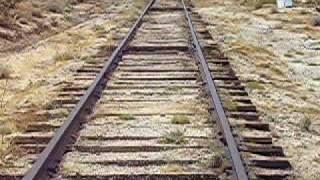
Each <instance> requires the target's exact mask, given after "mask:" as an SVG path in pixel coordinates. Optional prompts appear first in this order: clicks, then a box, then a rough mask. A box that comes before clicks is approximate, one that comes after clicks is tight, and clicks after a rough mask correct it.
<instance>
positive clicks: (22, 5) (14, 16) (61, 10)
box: [0, 0, 111, 52]
mask: <svg viewBox="0 0 320 180" xmlns="http://www.w3.org/2000/svg"><path fill="white" fill-rule="evenodd" d="M106 2H107V1H96V2H95V1H91V0H55V1H42V0H0V10H1V11H0V49H1V50H0V52H5V51H8V50H17V49H22V48H23V47H25V46H27V45H31V44H34V43H35V42H37V41H38V40H39V39H41V38H46V37H48V36H49V35H53V34H56V33H58V32H61V31H63V30H65V29H67V28H69V27H72V26H73V25H75V24H79V23H81V22H83V21H85V20H87V19H89V18H92V17H94V16H96V15H98V14H101V13H103V12H104V9H105V8H106V7H107V5H108V4H109V3H106ZM109 2H111V1H109Z"/></svg>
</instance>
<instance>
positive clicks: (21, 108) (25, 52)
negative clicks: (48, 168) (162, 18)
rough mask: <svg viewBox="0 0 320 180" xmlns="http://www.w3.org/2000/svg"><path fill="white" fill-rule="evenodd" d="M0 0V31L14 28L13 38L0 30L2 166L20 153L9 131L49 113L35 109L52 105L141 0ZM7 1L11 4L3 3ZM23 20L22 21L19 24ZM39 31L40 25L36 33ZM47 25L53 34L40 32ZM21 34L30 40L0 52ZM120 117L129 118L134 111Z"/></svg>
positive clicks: (110, 44) (116, 33)
mask: <svg viewBox="0 0 320 180" xmlns="http://www.w3.org/2000/svg"><path fill="white" fill-rule="evenodd" d="M0 2H1V9H4V8H5V11H3V12H2V13H1V18H2V19H5V21H2V20H1V21H0V23H1V24H0V33H1V32H2V33H3V34H4V35H5V37H8V33H11V32H12V33H14V38H13V39H10V38H9V39H8V38H4V37H3V36H0V141H1V143H0V168H1V167H3V166H6V165H8V164H10V163H14V162H15V160H16V158H18V157H19V155H21V153H22V152H20V151H19V149H18V148H17V147H15V146H12V143H11V141H12V139H13V138H14V136H15V135H17V134H19V133H23V132H24V131H25V129H26V127H27V126H28V125H29V124H30V123H33V122H35V121H37V120H48V119H49V114H48V115H39V111H44V110H45V108H46V107H48V106H54V104H52V102H53V101H54V99H55V98H56V96H57V93H58V92H59V88H61V86H62V85H63V83H65V82H66V81H70V80H71V81H72V78H73V73H74V72H75V71H76V70H77V69H79V68H80V67H81V66H82V65H83V63H84V62H86V61H92V60H95V59H94V57H95V56H96V53H101V52H100V51H102V52H103V53H106V51H108V50H112V49H111V48H109V47H113V46H114V44H115V42H117V41H118V38H120V39H121V38H122V37H123V36H124V34H125V33H126V32H127V29H122V28H121V27H123V26H124V25H125V24H127V23H128V22H130V23H132V22H133V20H135V19H136V17H137V16H138V15H139V13H140V10H141V9H142V7H144V6H145V5H146V3H145V2H146V1H145V0H137V1H134V2H133V1H127V0H120V1H90V2H89V1H80V0H78V1H70V0H55V1H49V0H48V1H44V0H24V1H22V0H21V1H7V0H0ZM9 2H10V3H12V4H10V5H8V4H7V3H9ZM24 13H26V14H24ZM79 14H81V18H82V19H83V20H82V21H81V22H83V23H81V22H80V23H81V24H80V25H79V26H74V25H76V24H78V23H77V22H74V19H76V18H77V17H79ZM70 18H71V19H72V22H70ZM51 20H56V21H51ZM23 21H26V23H22V24H21V23H20V22H23ZM3 22H6V23H5V24H4V23H3ZM52 22H53V24H47V23H52ZM130 23H129V24H130ZM20 25H21V26H20ZM33 25H35V26H34V27H35V28H34V29H32V31H29V32H26V29H28V28H27V27H31V26H32V27H33ZM47 25H48V27H47V28H46V26H47ZM69 27H70V28H69ZM39 31H43V33H42V32H41V33H40V34H41V37H40V35H39ZM49 31H54V34H52V33H45V32H49ZM26 38H27V39H32V41H29V44H30V45H32V46H29V47H28V46H24V47H23V49H20V50H19V51H5V52H1V51H2V50H3V49H2V48H1V47H2V46H5V47H7V46H8V44H10V45H12V44H13V45H17V44H18V45H19V44H23V43H24V41H27V40H26ZM29 44H27V45H29ZM12 47H14V46H12ZM61 113H67V112H64V111H63V112H61ZM45 114H46V113H45ZM122 118H123V119H125V120H130V119H132V118H134V117H131V116H128V117H122Z"/></svg>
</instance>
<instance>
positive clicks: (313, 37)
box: [193, 0, 320, 180]
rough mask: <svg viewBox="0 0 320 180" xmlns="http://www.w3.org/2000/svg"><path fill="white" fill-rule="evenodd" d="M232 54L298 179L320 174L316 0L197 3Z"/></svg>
mask: <svg viewBox="0 0 320 180" xmlns="http://www.w3.org/2000/svg"><path fill="white" fill-rule="evenodd" d="M193 2H194V4H195V5H196V8H197V11H198V12H199V13H200V15H201V16H202V18H203V20H205V21H206V22H207V23H208V29H209V30H210V33H211V35H212V36H213V37H214V38H215V39H216V40H217V41H218V42H219V43H220V45H221V46H220V48H221V50H222V51H224V52H225V54H226V55H227V56H228V57H229V59H230V60H231V62H232V65H233V67H234V69H235V71H236V73H237V75H238V76H240V78H241V79H242V81H243V83H244V84H245V85H246V87H247V90H248V92H249V95H250V96H251V98H252V100H253V102H254V103H255V104H256V106H257V107H258V109H259V111H260V113H261V115H262V118H263V120H264V121H266V122H269V123H270V124H271V126H272V128H271V129H272V134H273V137H274V138H275V142H276V143H277V144H279V145H281V146H283V147H284V148H285V152H286V154H287V157H288V158H289V159H290V161H291V162H292V164H293V167H294V169H295V176H296V179H305V180H316V179H319V178H320V151H319V148H320V119H319V118H320V51H319V47H320V41H319V40H318V39H319V37H320V28H319V27H318V26H316V25H317V16H319V13H318V12H317V11H316V8H314V6H312V5H313V4H312V3H311V2H309V1H308V2H307V3H304V4H303V3H300V4H295V5H296V7H294V8H289V9H277V8H276V6H275V1H274V0H270V1H269V0H256V1H251V0H244V1H234V0H198V1H193Z"/></svg>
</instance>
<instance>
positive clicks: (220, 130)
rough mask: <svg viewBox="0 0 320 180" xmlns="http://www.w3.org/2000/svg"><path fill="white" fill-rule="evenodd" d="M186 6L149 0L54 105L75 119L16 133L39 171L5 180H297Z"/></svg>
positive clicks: (18, 171) (14, 172) (19, 171)
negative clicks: (128, 27)
mask: <svg viewBox="0 0 320 180" xmlns="http://www.w3.org/2000/svg"><path fill="white" fill-rule="evenodd" d="M187 3H188V4H187V5H186V4H185V2H184V1H180V0H155V1H153V0H152V1H150V3H149V4H148V5H147V7H146V9H145V10H144V12H143V13H142V15H141V16H140V18H139V19H138V20H137V22H136V23H135V24H134V26H133V27H132V29H131V30H130V32H129V33H128V35H127V36H126V37H125V39H124V40H123V41H122V42H121V43H120V44H119V46H117V48H116V49H115V51H114V52H113V54H112V55H111V57H110V58H109V60H108V61H104V59H103V58H98V59H100V60H98V61H91V62H88V63H87V64H86V65H84V67H83V68H82V69H81V70H79V71H78V73H77V74H76V75H75V80H76V81H75V82H73V83H71V85H67V86H66V87H65V88H64V89H63V91H62V92H61V94H60V98H59V99H58V100H57V102H58V107H51V110H52V111H59V110H61V111H66V112H65V113H64V114H65V115H67V114H69V111H71V112H70V114H69V115H68V117H67V118H65V117H64V116H59V113H56V114H58V115H57V116H54V114H55V113H52V114H53V115H52V114H51V116H52V117H51V118H52V119H53V120H52V121H50V122H44V121H40V122H38V123H36V124H33V125H31V126H30V128H29V130H28V132H26V134H23V135H20V136H18V137H17V138H16V139H15V143H16V144H18V145H19V146H20V148H21V149H25V150H27V151H28V153H27V154H26V156H25V157H23V160H24V161H26V162H29V164H33V165H32V167H31V168H30V170H29V171H28V172H27V173H26V168H19V167H13V168H11V171H7V172H6V173H2V174H1V175H0V179H21V178H23V179H26V180H29V179H49V178H57V179H239V180H245V179H288V178H290V176H291V173H292V172H291V171H292V168H291V165H290V163H289V162H288V161H287V160H286V159H285V157H284V153H283V150H282V148H281V147H279V146H275V145H273V143H272V136H271V134H270V132H269V131H270V130H269V126H268V124H267V123H264V122H261V120H260V119H259V115H258V113H257V110H256V108H255V106H254V105H253V104H252V102H251V101H250V99H249V98H248V94H247V93H246V91H245V87H244V86H243V85H242V84H241V82H240V81H239V79H238V78H237V77H236V75H235V73H234V71H233V70H232V68H231V66H230V63H229V61H228V60H227V59H226V58H225V57H224V56H223V55H222V54H221V53H220V52H219V50H218V48H217V44H216V43H215V41H213V40H212V39H211V36H210V35H209V33H208V32H207V30H206V28H205V25H204V24H203V22H202V21H201V19H200V17H199V16H198V15H197V14H196V13H192V12H190V9H188V8H187V7H190V6H191V3H190V2H187ZM103 56H107V54H102V55H100V56H99V57H103ZM92 82H93V83H92ZM91 83H92V84H91ZM90 84H91V85H90ZM68 110H69V111H68ZM29 166H30V165H29Z"/></svg>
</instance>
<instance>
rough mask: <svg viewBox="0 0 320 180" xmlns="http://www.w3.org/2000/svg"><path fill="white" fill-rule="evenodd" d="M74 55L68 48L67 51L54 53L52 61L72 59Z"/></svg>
mask: <svg viewBox="0 0 320 180" xmlns="http://www.w3.org/2000/svg"><path fill="white" fill-rule="evenodd" d="M75 57H76V54H75V52H73V51H72V49H70V50H69V51H65V52H57V53H56V55H55V56H54V57H53V59H54V61H56V62H61V61H68V60H72V59H74V58H75Z"/></svg>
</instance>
